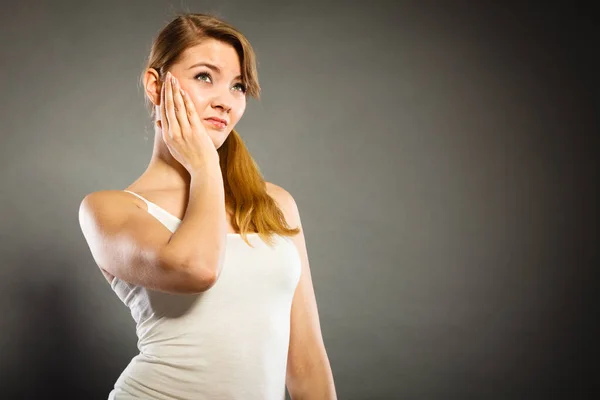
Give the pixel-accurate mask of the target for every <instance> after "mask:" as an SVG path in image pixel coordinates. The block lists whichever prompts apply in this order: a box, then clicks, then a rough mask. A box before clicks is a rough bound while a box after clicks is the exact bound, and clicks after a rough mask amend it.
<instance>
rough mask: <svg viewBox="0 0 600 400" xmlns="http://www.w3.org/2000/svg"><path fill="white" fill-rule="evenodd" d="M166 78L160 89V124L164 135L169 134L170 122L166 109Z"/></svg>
mask: <svg viewBox="0 0 600 400" xmlns="http://www.w3.org/2000/svg"><path fill="white" fill-rule="evenodd" d="M166 86H167V82H166V78H165V79H163V84H162V87H161V88H160V124H161V127H162V130H163V135H165V134H166V133H167V132H169V122H168V121H167V113H166V111H167V110H166V108H165V91H166Z"/></svg>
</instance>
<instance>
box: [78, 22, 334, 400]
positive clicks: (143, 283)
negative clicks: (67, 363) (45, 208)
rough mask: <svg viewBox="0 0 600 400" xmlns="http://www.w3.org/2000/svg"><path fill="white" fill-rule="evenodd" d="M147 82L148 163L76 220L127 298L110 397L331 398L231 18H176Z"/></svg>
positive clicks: (311, 308)
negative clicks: (128, 318)
mask: <svg viewBox="0 0 600 400" xmlns="http://www.w3.org/2000/svg"><path fill="white" fill-rule="evenodd" d="M142 82H143V87H144V91H145V94H146V96H147V100H149V102H150V104H151V107H152V118H153V119H154V121H155V140H154V152H153V155H152V159H151V161H150V164H149V165H148V168H147V169H146V171H145V172H144V173H143V174H142V175H141V176H140V177H139V178H138V179H137V180H136V181H135V182H134V183H133V184H131V185H130V186H129V187H128V188H127V190H115V191H112V190H108V191H98V192H94V193H91V194H89V195H87V196H86V197H85V199H84V200H83V201H82V203H81V207H80V212H79V218H80V224H81V229H82V231H83V234H84V236H85V238H86V241H87V243H88V245H89V247H90V251H91V253H92V255H93V257H94V260H95V262H96V263H97V264H98V266H99V268H100V270H101V271H102V273H103V274H104V276H105V277H106V279H107V280H108V282H109V283H110V285H111V287H112V288H113V290H114V291H115V293H116V294H117V295H118V296H119V297H120V298H121V300H122V301H123V302H124V303H125V304H126V305H127V306H128V307H129V308H130V310H131V314H132V316H133V318H134V320H135V322H136V326H137V329H136V330H137V335H138V339H139V340H138V348H139V350H140V352H139V354H138V355H136V356H135V357H134V358H133V359H132V360H131V362H130V364H129V365H128V366H127V367H126V368H125V370H124V371H123V373H122V374H121V376H120V377H119V378H118V380H117V381H116V383H115V386H114V390H112V391H111V393H110V395H109V399H117V400H118V399H245V400H246V399H256V400H269V399H277V400H281V399H283V398H284V397H285V387H286V386H287V388H288V391H289V392H290V395H291V397H292V399H300V398H302V399H334V398H336V394H335V388H334V383H333V377H332V372H331V368H330V365H329V361H328V357H327V354H326V351H325V347H324V344H323V339H322V335H321V329H320V325H319V317H318V312H317V305H316V300H315V295H314V290H313V285H312V282H311V275H310V269H309V264H308V257H307V252H306V245H305V241H304V236H303V231H302V225H301V222H300V217H299V213H298V209H297V207H296V203H295V202H294V199H293V198H292V196H291V195H290V194H289V193H288V192H287V191H286V190H284V189H283V188H281V187H279V186H277V185H275V184H272V183H269V182H265V181H264V179H263V178H262V176H261V174H260V172H259V170H258V168H257V167H256V165H255V163H254V161H253V160H252V158H251V156H250V155H249V153H248V151H247V149H246V147H245V146H244V144H243V141H242V140H241V138H240V136H239V135H238V133H237V132H236V131H235V130H234V127H235V125H236V124H237V122H238V121H239V120H240V118H241V117H242V115H243V114H244V110H245V107H246V96H247V95H250V96H253V97H255V98H258V97H259V93H260V87H259V84H258V80H257V73H256V64H255V56H254V52H253V50H252V47H251V46H250V44H249V43H248V41H247V39H246V38H245V37H244V36H243V35H242V34H241V33H240V32H239V31H238V30H236V29H235V28H234V27H232V26H230V25H229V24H227V23H226V22H224V21H222V20H219V19H217V18H215V17H212V16H208V15H204V14H185V15H181V16H179V17H177V18H176V19H175V20H173V21H172V22H171V23H169V24H168V25H167V26H166V27H165V28H164V29H163V30H162V31H161V32H160V33H159V35H158V37H157V38H156V40H155V42H154V44H153V46H152V50H151V54H150V57H149V60H148V65H147V68H146V69H145V71H144V73H143V76H142Z"/></svg>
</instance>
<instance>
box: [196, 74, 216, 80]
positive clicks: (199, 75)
mask: <svg viewBox="0 0 600 400" xmlns="http://www.w3.org/2000/svg"><path fill="white" fill-rule="evenodd" d="M205 77H206V78H208V79H209V80H212V78H211V77H210V74H209V73H208V72H200V73H199V74H198V75H196V76H195V77H194V79H198V78H202V79H200V80H203V81H204V78H205Z"/></svg>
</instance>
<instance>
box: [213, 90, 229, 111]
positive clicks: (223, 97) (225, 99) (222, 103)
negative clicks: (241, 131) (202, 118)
mask: <svg viewBox="0 0 600 400" xmlns="http://www.w3.org/2000/svg"><path fill="white" fill-rule="evenodd" d="M232 104H233V102H232V95H231V93H230V92H229V90H226V91H224V90H219V91H216V93H215V94H214V96H213V98H212V99H211V106H212V108H216V109H221V110H222V111H223V112H225V113H229V111H230V110H231V107H232Z"/></svg>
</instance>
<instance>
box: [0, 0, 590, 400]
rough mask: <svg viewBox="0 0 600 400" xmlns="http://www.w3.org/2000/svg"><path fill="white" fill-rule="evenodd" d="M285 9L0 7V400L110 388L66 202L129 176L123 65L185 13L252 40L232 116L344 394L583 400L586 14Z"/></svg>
mask: <svg viewBox="0 0 600 400" xmlns="http://www.w3.org/2000/svg"><path fill="white" fill-rule="evenodd" d="M282 3H283V2H275V1H272V2H267V1H261V2H253V1H242V0H240V1H236V2H233V1H205V2H201V1H196V2H194V1H189V0H188V1H186V2H162V1H149V0H145V1H102V2H95V3H91V2H75V1H71V2H69V1H53V2H36V3H34V2H31V1H21V2H13V3H11V4H6V5H3V7H2V12H1V13H0V38H1V39H0V40H1V48H0V50H1V51H0V57H1V70H0V87H1V89H2V96H1V100H0V102H1V103H0V119H1V122H2V124H1V135H2V136H1V147H0V184H1V188H2V196H0V210H1V212H0V235H1V241H0V257H1V258H0V315H1V317H0V346H1V353H0V354H1V362H0V368H1V369H0V393H2V395H0V397H2V398H3V399H4V398H6V399H13V398H14V399H17V398H26V399H32V398H50V396H53V395H57V396H59V397H60V398H66V397H62V396H69V397H70V396H71V395H73V397H74V398H77V399H103V398H106V395H107V393H108V391H109V390H110V388H111V386H112V384H113V382H114V380H115V379H116V378H117V376H118V375H119V373H120V372H121V370H122V369H123V368H124V367H125V365H126V364H127V362H128V361H129V359H130V358H131V357H132V356H133V355H134V354H135V352H136V338H135V333H134V324H133V321H132V320H131V317H130V315H129V312H128V310H127V309H126V308H125V307H124V306H123V305H122V304H121V303H120V302H119V300H118V299H117V297H116V296H115V295H114V294H113V293H112V291H111V289H110V287H109V286H108V285H107V284H106V282H105V280H104V278H103V277H102V275H101V274H100V272H99V270H98V269H97V267H96V266H95V264H94V262H93V259H92V257H91V255H90V253H89V250H88V248H87V246H86V243H85V241H84V238H83V236H82V234H81V231H80V229H79V225H78V219H77V212H78V206H79V203H80V201H81V200H82V198H83V197H84V196H85V195H86V194H87V193H90V192H92V191H96V190H102V189H122V188H125V187H126V186H127V185H129V184H130V183H131V182H132V181H133V180H135V179H136V178H137V177H138V176H139V175H140V174H141V173H142V172H143V171H144V169H145V167H146V165H147V163H148V161H149V159H150V155H151V151H152V139H153V132H152V130H151V127H152V124H151V122H150V121H149V118H148V115H147V113H146V110H145V108H144V100H143V95H142V92H141V90H140V88H139V86H138V76H139V74H140V72H141V70H142V67H143V65H144V60H145V58H146V57H147V55H148V52H149V48H150V44H151V41H152V39H153V38H154V37H155V35H156V34H157V32H158V31H159V29H161V28H162V26H164V24H166V23H167V22H168V21H169V20H171V18H172V17H173V16H174V15H175V13H176V12H179V11H186V10H189V11H194V12H213V13H217V14H218V15H220V16H222V17H224V18H226V19H227V20H228V21H230V22H231V23H233V24H234V25H235V26H237V27H238V28H239V29H241V30H242V31H243V32H244V33H245V34H246V35H247V37H248V38H249V40H250V41H251V43H252V44H253V46H254V48H255V50H256V53H257V56H258V61H259V78H260V81H261V83H262V87H263V99H262V101H261V102H256V101H250V103H249V106H248V109H247V111H246V114H245V116H244V118H243V119H242V120H241V122H240V124H239V125H238V130H239V132H240V133H241V135H242V137H243V138H244V139H245V141H246V143H247V145H248V147H249V148H250V151H251V152H252V154H253V156H254V157H255V159H256V160H257V162H258V163H259V165H260V167H261V170H262V172H263V173H264V175H265V177H266V179H267V180H269V181H272V182H274V183H276V184H279V185H281V186H283V187H284V188H286V189H287V190H288V191H290V192H291V193H292V195H294V197H295V199H296V201H297V203H298V205H299V208H300V212H301V216H302V219H303V223H304V227H305V231H306V240H307V246H308V251H309V258H310V262H311V268H312V274H313V280H314V285H315V290H316V295H317V300H318V304H319V311H320V317H321V324H322V330H323V335H324V340H325V344H326V347H327V350H328V354H329V358H330V361H331V365H332V368H333V373H334V377H335V381H336V386H337V392H338V396H339V398H340V399H349V400H350V399H399V398H403V399H418V400H420V399H468V398H477V399H532V398H544V399H546V398H547V399H550V398H587V397H590V396H591V392H589V391H588V392H583V390H588V389H589V388H588V387H589V384H590V383H591V381H590V380H589V377H590V375H588V374H586V372H589V370H586V369H585V368H584V364H583V354H584V352H589V351H590V350H589V348H588V347H586V346H587V343H586V342H585V340H584V339H585V336H584V335H583V332H584V328H586V324H587V321H589V320H592V319H593V317H594V316H596V315H597V314H593V315H592V314H590V313H589V312H588V311H587V310H584V309H583V308H582V306H583V305H584V303H583V300H585V297H584V294H585V293H587V291H586V290H588V289H591V288H590V287H589V286H590V284H589V282H590V281H591V280H590V279H589V278H587V277H586V276H585V275H584V274H583V271H584V267H585V266H591V265H592V257H593V256H594V254H592V251H593V247H592V243H591V242H592V238H594V237H595V238H596V239H597V236H593V235H594V234H597V228H595V226H593V225H592V217H591V212H592V207H593V206H595V205H596V203H595V200H594V199H593V198H592V197H593V196H594V194H593V193H592V185H595V181H592V179H591V177H589V176H587V175H586V174H588V173H589V172H590V171H592V170H593V168H594V166H593V165H592V162H593V161H594V160H593V154H594V153H595V150H593V149H592V139H591V135H589V134H590V133H595V134H597V131H596V129H595V128H596V126H595V124H596V122H597V120H596V114H597V111H598V108H592V100H593V99H595V97H596V96H597V93H594V91H596V92H597V89H598V87H597V86H596V83H597V80H596V81H592V80H591V78H592V76H593V74H592V73H595V72H596V71H597V66H596V65H594V64H592V61H591V60H592V55H593V53H594V52H596V51H597V49H598V43H597V42H595V41H594V40H593V37H592V34H593V27H594V26H593V21H592V17H591V15H592V13H591V12H590V11H589V10H585V9H579V10H571V9H564V8H559V6H552V7H550V6H548V5H545V6H544V7H543V8H541V7H539V6H529V5H527V4H526V3H521V4H520V5H509V4H508V3H498V4H495V5H490V4H491V3H490V2H487V3H488V5H486V6H484V5H480V4H481V3H483V2H481V3H479V2H470V3H469V2H449V1H448V2H443V1H439V2H437V3H435V2H412V3H409V2H395V3H392V2H377V1H371V2H364V3H360V2H356V3H354V2H338V3H333V2H328V3H326V4H324V3H318V2H312V3H311V2H306V1H302V2H294V3H291V2H290V4H289V5H284V4H282ZM592 111H593V112H594V113H592ZM593 151H594V153H593Z"/></svg>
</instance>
